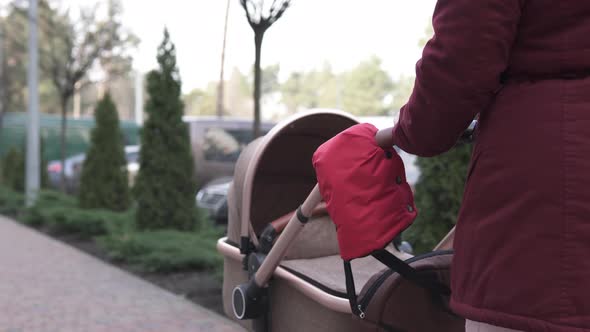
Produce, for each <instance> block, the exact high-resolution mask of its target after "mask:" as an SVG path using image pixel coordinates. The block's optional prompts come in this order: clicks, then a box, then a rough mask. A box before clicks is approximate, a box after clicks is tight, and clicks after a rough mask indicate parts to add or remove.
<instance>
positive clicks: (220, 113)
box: [217, 0, 231, 118]
mask: <svg viewBox="0 0 590 332" xmlns="http://www.w3.org/2000/svg"><path fill="white" fill-rule="evenodd" d="M230 1H231V0H227V6H226V7H225V23H224V26H223V45H222V46H221V70H220V71H219V83H218V86H217V116H218V117H220V118H221V117H223V85H224V83H223V70H224V68H225V41H226V39H227V22H228V17H229V4H230Z"/></svg>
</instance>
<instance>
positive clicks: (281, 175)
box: [217, 111, 464, 332]
mask: <svg viewBox="0 0 590 332" xmlns="http://www.w3.org/2000/svg"><path fill="white" fill-rule="evenodd" d="M356 124H358V121H357V120H355V118H354V117H352V116H350V115H348V114H346V113H343V112H338V111H316V112H309V113H302V114H297V115H295V116H294V117H292V118H290V119H288V120H286V121H283V122H282V123H280V124H278V125H277V126H275V127H274V128H273V129H272V130H271V131H270V132H269V133H268V134H267V135H265V136H264V137H261V138H258V139H257V140H255V141H253V142H252V143H250V144H249V145H248V146H247V147H246V148H245V149H244V151H243V152H242V153H241V155H240V157H239V159H238V162H237V164H236V169H235V175H234V181H233V184H232V186H231V187H230V190H229V193H228V210H229V211H228V213H229V216H228V230H227V237H224V238H221V239H220V240H219V241H218V244H217V247H218V250H219V252H220V253H221V254H222V255H223V257H224V280H223V303H224V311H225V313H226V315H227V316H228V317H230V318H232V319H234V320H236V321H238V322H239V323H240V324H241V325H242V326H244V327H245V328H246V329H248V330H250V331H281V332H283V331H343V332H346V331H408V332H421V331H443V332H444V331H453V332H454V331H463V330H464V320H463V319H461V318H459V317H457V316H455V315H453V314H452V312H450V310H449V309H448V308H447V307H446V301H447V300H448V298H447V299H444V298H443V297H440V298H438V300H435V299H434V298H433V294H432V292H431V290H429V289H427V288H428V287H425V288H421V287H420V285H419V283H418V284H416V283H414V282H405V280H404V278H402V277H400V274H404V273H403V272H400V271H393V270H391V269H390V268H387V267H385V266H384V265H383V264H382V263H381V262H380V261H378V260H376V259H374V258H373V257H365V258H360V259H356V260H353V261H352V262H351V269H350V270H351V271H346V272H347V273H351V272H352V276H353V277H354V278H347V277H346V276H345V273H344V272H345V271H344V270H343V265H342V258H341V257H340V255H339V247H338V242H337V237H336V231H335V228H334V224H333V223H332V220H331V219H330V216H329V215H328V214H327V212H326V209H325V205H323V204H321V196H320V194H319V190H318V189H317V185H316V176H315V172H314V168H313V166H312V163H311V159H312V155H313V153H314V152H315V151H316V149H317V148H318V147H319V146H320V145H321V144H323V143H324V142H326V141H328V140H329V139H330V138H332V137H333V136H335V135H336V134H338V133H340V132H342V131H343V130H345V129H347V128H349V127H351V126H353V125H356ZM310 192H311V194H310ZM301 202H304V203H303V205H301V206H300V204H301ZM298 207H299V208H298ZM303 221H305V222H303ZM304 225H305V227H303V226H304ZM452 239H453V233H452V231H451V233H449V235H448V236H447V237H445V239H443V240H442V241H441V243H440V244H439V245H438V246H437V248H435V251H433V252H432V253H429V254H426V255H421V256H417V257H412V256H411V255H409V254H407V253H404V252H401V251H399V250H398V249H397V248H396V246H395V245H393V244H392V245H390V246H389V247H388V248H387V251H388V252H390V253H392V254H393V255H394V256H395V257H397V258H398V259H399V261H402V262H405V263H406V264H408V266H411V268H412V270H413V271H410V272H411V273H413V272H416V271H418V272H420V271H421V272H420V273H422V272H423V273H424V275H428V276H429V277H432V278H434V279H436V281H437V282H438V283H439V284H444V285H448V284H449V279H450V272H449V266H450V263H451V260H452V251H450V250H448V249H451V247H452ZM402 269H403V267H402ZM406 272H407V271H406ZM352 279H353V280H352ZM447 295H448V294H447ZM435 297H436V296H435ZM441 299H442V301H440V300H441ZM351 303H352V304H353V305H351ZM408 320H413V321H414V322H413V323H412V327H411V328H408V327H407V326H405V325H404V324H401V325H400V324H398V323H397V322H398V321H408Z"/></svg>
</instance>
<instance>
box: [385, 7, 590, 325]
mask: <svg viewBox="0 0 590 332" xmlns="http://www.w3.org/2000/svg"><path fill="white" fill-rule="evenodd" d="M433 22H434V31H435V36H434V37H433V39H432V40H431V41H430V42H429V43H428V44H427V45H426V47H425V49H424V53H423V58H422V59H421V60H420V62H419V63H418V65H417V68H416V71H417V73H416V75H417V79H416V83H415V87H414V91H413V94H412V96H411V98H410V100H409V102H408V104H407V105H406V106H404V107H403V109H402V110H401V114H400V120H399V123H398V124H397V125H396V127H395V128H394V130H393V134H394V139H395V144H397V145H398V146H399V147H401V148H402V149H404V150H406V151H408V152H410V153H415V154H418V155H422V156H432V155H436V154H438V153H441V152H443V151H446V150H448V149H449V148H450V147H451V146H452V145H453V144H454V142H455V141H456V140H457V138H458V137H459V136H460V134H461V132H462V131H463V130H464V129H465V128H466V127H467V125H468V124H469V123H470V122H471V120H472V119H473V118H474V117H475V116H476V114H478V113H479V114H480V126H479V128H478V129H477V137H476V144H475V147H474V151H473V156H472V163H471V166H470V168H469V173H468V179H467V184H466V188H465V194H464V199H463V206H462V210H461V212H460V215H459V223H458V226H457V233H456V237H455V251H456V254H455V258H454V265H453V276H452V287H453V297H452V308H453V309H454V310H455V311H456V312H457V313H459V314H460V315H463V316H465V317H466V318H468V319H472V320H477V321H483V322H486V323H489V324H493V325H498V326H503V327H507V328H513V329H518V330H525V331H558V332H560V331H563V332H566V331H567V332H574V331H590V1H565V0H561V1H549V0H439V1H438V4H437V6H436V10H435V14H434V21H433ZM441 176H444V174H441Z"/></svg>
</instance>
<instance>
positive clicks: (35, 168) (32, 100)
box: [25, 0, 40, 206]
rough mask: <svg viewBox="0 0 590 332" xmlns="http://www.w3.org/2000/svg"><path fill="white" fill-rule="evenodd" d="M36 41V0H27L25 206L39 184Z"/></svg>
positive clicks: (30, 202) (37, 59)
mask: <svg viewBox="0 0 590 332" xmlns="http://www.w3.org/2000/svg"><path fill="white" fill-rule="evenodd" d="M37 43H38V40H37V0H29V67H28V73H27V74H28V77H27V81H28V88H29V108H28V121H27V161H26V180H25V187H26V204H27V206H31V205H33V204H34V203H35V200H36V198H37V194H38V192H39V184H40V183H39V182H40V171H39V170H40V161H39V159H40V158H39V91H38V79H39V76H38V75H39V74H38V65H39V64H38V63H39V49H38V44H37Z"/></svg>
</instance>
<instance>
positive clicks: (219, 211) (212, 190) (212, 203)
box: [195, 176, 233, 224]
mask: <svg viewBox="0 0 590 332" xmlns="http://www.w3.org/2000/svg"><path fill="white" fill-rule="evenodd" d="M232 180H233V177H231V176H225V177H221V178H218V179H215V180H213V181H210V182H209V183H207V184H206V185H204V186H203V187H202V188H201V190H199V191H198V192H197V196H196V198H195V199H196V203H197V206H198V207H200V208H202V209H204V210H205V211H207V213H208V214H209V217H210V218H211V219H212V220H214V221H215V222H216V223H218V224H225V223H227V192H228V190H229V187H230V185H231V182H232Z"/></svg>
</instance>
